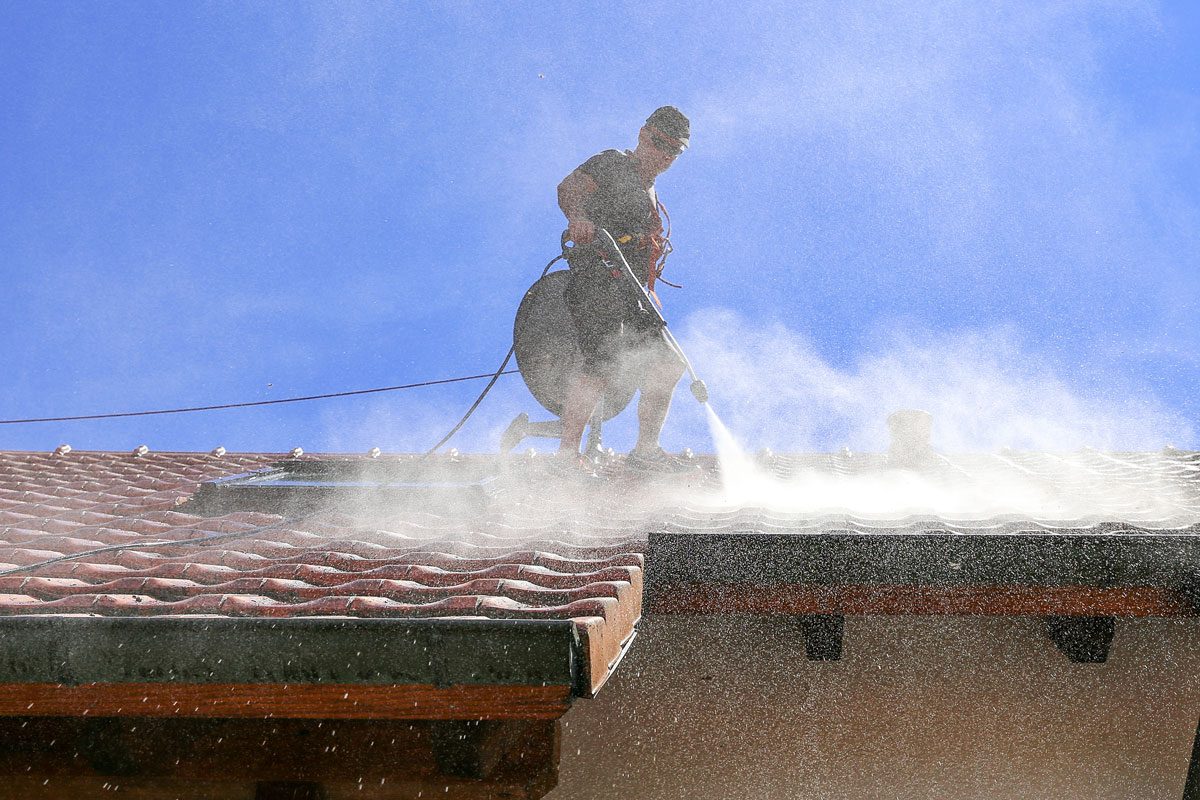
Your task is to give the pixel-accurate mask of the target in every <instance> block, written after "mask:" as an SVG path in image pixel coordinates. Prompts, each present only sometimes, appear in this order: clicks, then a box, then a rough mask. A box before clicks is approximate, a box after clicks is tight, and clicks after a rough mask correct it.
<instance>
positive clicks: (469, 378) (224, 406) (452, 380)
mask: <svg viewBox="0 0 1200 800" xmlns="http://www.w3.org/2000/svg"><path fill="white" fill-rule="evenodd" d="M505 363H506V364H507V363H508V362H507V360H506V361H505ZM501 370H503V367H501ZM516 372H517V370H515V369H513V370H509V371H507V372H503V371H501V372H500V373H491V372H485V373H483V374H480V375H465V376H463V377H461V378H441V379H439V380H432V381H421V382H419V383H405V384H402V385H400V386H381V387H379V388H377V389H354V390H351V391H347V392H330V393H329V394H310V395H306V396H304V397H283V398H280V399H278V400H255V401H252V402H248V403H223V404H221V405H215V406H190V407H187V408H164V409H159V410H156V411H120V412H115V413H112V414H79V415H77V416H73V417H31V418H29V419H0V425H21V424H25V423H32V422H74V421H77V420H85V419H117V418H119V417H150V416H154V415H157V414H185V413H188V412H191V411H221V410H224V409H228V408H251V407H253V406H273V405H279V404H281V403H299V402H303V401H305V400H327V399H329V398H331V397H352V396H354V395H360V394H376V393H378V392H395V391H399V390H401V389H419V388H421V387H422V386H439V385H441V384H446V383H462V382H463V381H478V380H483V379H484V378H492V380H493V382H495V379H496V378H498V377H499V376H500V375H513V374H515V373H516ZM488 387H489V388H491V384H488Z"/></svg>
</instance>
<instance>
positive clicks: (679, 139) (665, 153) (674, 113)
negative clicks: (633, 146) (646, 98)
mask: <svg viewBox="0 0 1200 800" xmlns="http://www.w3.org/2000/svg"><path fill="white" fill-rule="evenodd" d="M690 133H691V125H690V124H689V122H688V118H687V117H685V116H684V115H683V112H681V111H680V110H679V109H678V108H675V106H663V107H662V108H659V109H657V110H655V112H654V113H653V114H651V115H650V116H649V117H647V118H646V124H645V125H643V126H642V129H641V130H640V131H639V132H638V154H639V156H640V157H641V158H642V160H643V161H644V162H646V163H647V165H648V166H649V167H650V168H651V171H652V172H653V173H654V174H658V173H660V172H662V171H663V170H665V169H666V168H667V167H669V166H671V162H673V161H674V160H675V157H676V156H678V155H679V154H680V153H682V152H683V151H684V150H685V149H686V148H687V146H688V139H689V135H690Z"/></svg>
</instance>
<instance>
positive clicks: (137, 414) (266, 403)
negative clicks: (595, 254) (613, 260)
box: [0, 241, 567, 577]
mask: <svg viewBox="0 0 1200 800" xmlns="http://www.w3.org/2000/svg"><path fill="white" fill-rule="evenodd" d="M566 257H567V250H566V242H565V241H564V243H563V252H562V253H559V254H558V255H556V256H555V257H554V258H552V259H550V262H549V263H548V264H546V266H545V268H544V269H543V270H542V274H541V275H540V276H539V277H538V280H541V279H542V278H544V277H546V274H547V273H549V272H550V268H551V267H553V266H554V265H555V264H556V263H558V262H559V261H562V260H563V259H565V258H566ZM515 352H516V344H514V345H513V346H512V347H510V348H509V349H508V353H507V354H506V355H505V356H504V361H502V362H500V367H499V368H498V369H497V370H496V371H495V372H485V373H483V374H480V375H465V376H463V377H459V378H442V379H439V380H431V381H420V382H418V383H405V384H401V385H399V386H381V387H378V388H375V389H353V390H351V391H346V392H329V393H327V394H311V395H305V396H303V397H283V398H280V399H278V400H254V401H250V402H245V403H222V404H219V405H211V406H188V407H185V408H162V409H155V410H153V411H118V412H113V413H109V414H76V415H73V416H65V417H28V418H25V419H0V425H26V424H32V423H37V422H77V421H80V420H95V419H119V418H124V417H151V416H157V415H161V414H186V413H190V412H194V411H223V410H226V409H232V408H253V407H255V406H273V405H280V404H283V403H300V402H304V401H307V400H328V399H330V398H334V397H353V396H355V395H363V394H377V393H379V392H395V391H400V390H402V389H418V388H421V387H423V386H439V385H443V384H447V383H462V382H464V381H476V380H482V379H484V378H490V380H489V381H488V383H487V386H485V387H483V391H482V392H480V393H479V396H478V397H476V398H475V402H473V403H472V404H471V407H470V408H468V409H467V413H465V414H463V416H462V419H460V420H459V421H458V422H457V424H455V426H454V427H453V428H451V429H450V431H449V432H448V433H447V434H446V435H445V436H443V437H442V438H441V439H440V440H439V441H438V443H437V444H435V445H434V446H433V447H431V448H429V450H427V451H426V452H425V456H424V457H427V456H430V455H433V453H435V452H437V450H438V449H439V448H440V447H441V446H442V445H444V444H445V443H446V442H448V441H450V439H451V438H452V437H453V436H454V434H456V433H458V432H459V431H460V430H462V427H463V425H466V424H467V420H469V419H470V418H471V415H472V414H474V413H475V409H477V408H479V404H480V403H482V402H483V399H484V398H485V397H487V395H488V392H490V391H491V390H492V387H493V386H495V385H496V381H498V380H499V379H500V376H501V375H513V374H516V373H517V372H519V371H520V370H515V369H506V367H507V366H508V362H509V361H510V360H511V359H512V357H513V353H515ZM6 574H8V573H0V577H3V576H4V575H6Z"/></svg>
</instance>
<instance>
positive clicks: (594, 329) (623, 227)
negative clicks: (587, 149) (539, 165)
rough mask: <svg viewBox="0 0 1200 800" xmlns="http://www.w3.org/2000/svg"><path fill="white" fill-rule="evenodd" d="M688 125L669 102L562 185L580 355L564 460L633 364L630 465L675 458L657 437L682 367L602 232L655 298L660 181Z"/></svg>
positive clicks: (569, 296) (662, 241) (662, 252)
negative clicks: (632, 136)
mask: <svg viewBox="0 0 1200 800" xmlns="http://www.w3.org/2000/svg"><path fill="white" fill-rule="evenodd" d="M689 127H690V125H689V122H688V118H687V117H685V116H684V115H683V113H682V112H680V111H679V109H677V108H675V107H674V106H663V107H662V108H659V109H657V110H656V111H655V112H654V113H653V114H651V115H650V116H649V117H648V118H647V119H646V123H645V124H644V125H643V126H642V128H641V130H640V131H638V141H637V146H636V147H635V148H634V149H633V150H605V151H604V152H602V153H598V154H597V155H594V156H592V157H591V158H589V159H588V160H587V161H585V162H583V164H581V165H580V166H579V167H578V168H577V169H575V171H574V172H572V173H571V174H570V175H568V176H567V177H566V178H565V179H564V180H563V182H562V183H560V184H559V185H558V205H559V207H560V208H561V209H562V211H563V214H565V215H566V217H567V232H566V234H565V235H566V237H567V239H569V240H570V241H572V242H574V243H575V246H574V247H573V248H571V254H570V256H569V263H570V266H571V269H570V274H569V275H568V279H567V288H566V300H567V306H568V308H569V310H570V313H571V321H572V323H573V324H574V326H575V330H576V333H577V339H578V341H579V345H580V349H581V351H582V354H583V363H582V369H581V371H580V373H579V375H578V376H577V377H576V379H575V380H574V382H573V384H572V385H571V386H570V387H568V390H567V397H566V402H565V407H564V409H563V416H562V423H563V427H562V440H561V443H560V445H559V454H560V456H562V457H564V458H567V459H578V458H579V446H580V442H581V441H582V439H583V430H584V428H585V427H586V426H587V423H588V420H589V418H590V417H591V415H592V412H593V411H594V410H595V408H596V405H597V403H598V402H599V401H600V399H601V398H602V397H603V396H604V393H605V390H606V389H607V387H608V386H609V384H610V382H611V381H613V380H614V378H615V377H616V376H617V374H618V373H619V372H620V371H622V370H630V371H632V372H629V373H627V374H632V375H635V376H636V380H637V384H638V388H639V389H640V392H641V394H640V397H639V399H638V438H637V444H636V445H635V446H634V449H633V451H632V453H630V457H629V461H628V463H629V464H630V465H632V466H635V467H641V468H671V467H672V466H673V465H674V464H675V463H676V462H675V461H674V459H673V458H672V457H671V456H669V455H667V454H666V453H665V452H664V451H663V449H662V447H661V446H660V445H659V436H660V434H661V433H662V428H663V424H664V423H665V422H666V419H667V413H668V412H669V411H670V408H671V395H672V394H673V393H674V391H675V385H676V384H677V383H678V382H679V378H680V377H681V376H682V375H683V369H684V368H683V365H682V364H681V363H680V360H679V358H678V357H677V356H676V354H675V353H674V351H672V350H671V349H670V347H669V346H668V345H667V343H666V341H665V340H664V339H663V336H662V330H661V327H660V326H659V325H658V323H657V320H656V319H655V318H654V315H653V314H652V313H650V310H649V309H643V308H640V307H639V301H638V300H637V298H636V296H635V292H636V290H635V289H633V287H631V286H630V285H629V284H628V283H627V281H628V279H627V278H626V277H624V276H622V275H621V274H620V273H619V272H616V271H614V270H613V269H612V268H611V267H610V266H606V265H605V264H604V261H603V259H604V252H603V246H602V245H601V243H600V242H599V241H598V240H597V235H598V232H599V230H600V229H602V228H603V229H605V230H607V231H608V232H609V233H610V234H611V235H612V237H613V239H614V240H616V242H617V243H618V245H619V246H620V248H621V252H622V254H623V255H624V256H625V259H626V261H628V262H629V265H630V267H632V269H633V272H634V274H635V275H637V276H638V277H639V278H640V279H641V280H642V282H643V283H644V284H645V285H646V287H647V289H649V291H650V294H651V296H652V297H655V299H657V296H656V295H655V294H654V283H655V281H656V280H657V279H658V277H659V274H660V273H661V270H662V261H663V259H664V258H665V256H666V253H667V252H669V251H670V243H669V241H668V240H667V237H666V236H665V235H664V233H663V222H662V215H663V214H665V209H663V207H662V204H661V203H659V201H658V195H657V193H656V192H655V189H654V180H655V178H657V177H658V176H659V175H661V174H662V173H663V172H665V171H666V170H667V168H668V167H670V166H671V164H672V163H674V161H675V159H676V157H678V156H679V154H680V153H682V152H683V151H684V149H686V148H687V146H688V136H689ZM660 212H661V213H660ZM610 257H611V254H610ZM643 302H644V301H643Z"/></svg>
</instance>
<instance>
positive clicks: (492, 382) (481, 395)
mask: <svg viewBox="0 0 1200 800" xmlns="http://www.w3.org/2000/svg"><path fill="white" fill-rule="evenodd" d="M566 257H567V250H566V243H565V242H564V243H563V252H561V253H559V254H558V255H556V256H555V257H554V258H552V259H550V263H549V264H547V265H546V268H545V269H543V270H542V274H541V275H539V276H538V280H539V281H540V280H541V279H542V278H544V277H546V274H547V273H548V272H550V268H551V267H553V266H554V265H555V264H556V263H558V262H559V261H561V260H563V259H564V258H566ZM516 349H517V345H516V343H514V344H513V346H512V347H510V348H508V355H506V356H505V357H504V361H502V362H500V368H499V369H497V370H496V372H495V374H494V375H492V379H491V380H490V381H488V383H487V386H484V387H483V391H482V392H480V393H479V397H476V398H475V402H474V403H471V407H470V408H468V409H467V413H466V414H463V416H462V419H460V420H459V421H458V424H457V425H455V426H454V427H453V428H451V429H450V432H449V433H447V434H446V435H445V436H443V437H442V438H441V439H440V440H438V443H437V444H435V445H434V446H433V447H431V448H429V449H428V450H426V451H425V455H423V456H421V458H423V459H424V458H429V457H430V456H431V455H433V454H434V453H436V452H437V451H438V448H440V447H441V446H442V445H444V444H445V443H446V442H448V441H450V439H451V437H453V436H454V434H456V433H458V432H459V431H460V430H461V429H462V426H463V425H466V424H467V420H469V419H470V418H471V415H472V414H474V413H475V409H477V408H479V404H480V403H482V402H483V398H485V397H487V394H488V392H490V391H491V390H492V387H493V386H495V385H496V381H498V380H499V379H500V376H501V375H503V374H504V368H505V367H507V366H508V361H509V359H511V358H512V357H513V353H514V352H516Z"/></svg>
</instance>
